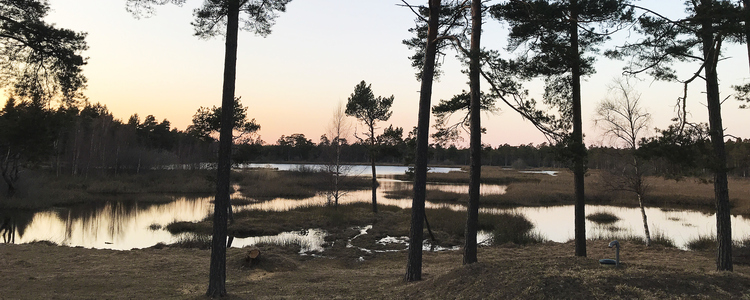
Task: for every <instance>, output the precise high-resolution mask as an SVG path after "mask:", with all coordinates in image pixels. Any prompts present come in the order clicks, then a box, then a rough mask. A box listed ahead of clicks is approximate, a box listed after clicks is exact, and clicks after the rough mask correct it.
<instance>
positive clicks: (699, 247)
mask: <svg viewBox="0 0 750 300" xmlns="http://www.w3.org/2000/svg"><path fill="white" fill-rule="evenodd" d="M685 246H686V247H687V248H688V249H690V250H693V251H708V250H716V236H713V235H701V236H699V237H698V238H696V239H694V240H691V241H689V242H687V244H686V245H685Z"/></svg>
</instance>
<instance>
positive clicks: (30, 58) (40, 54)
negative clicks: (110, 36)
mask: <svg viewBox="0 0 750 300" xmlns="http://www.w3.org/2000/svg"><path fill="white" fill-rule="evenodd" d="M49 9H50V8H49V4H48V2H47V1H46V0H2V1H0V67H1V70H2V71H0V77H2V79H3V80H2V81H1V82H0V85H3V86H9V87H10V88H11V91H12V92H13V93H15V94H16V95H17V96H19V97H21V98H24V97H32V98H37V99H38V100H37V101H43V102H48V101H50V100H51V99H52V98H53V97H55V96H58V95H60V96H62V102H63V103H70V102H74V101H75V100H76V99H82V98H83V96H82V95H81V93H80V91H81V90H82V89H83V88H84V87H85V86H86V77H84V76H83V73H82V69H81V68H82V67H83V66H84V65H85V64H86V60H87V59H86V58H84V57H83V56H81V55H82V52H83V51H84V50H86V49H87V46H86V41H85V37H86V34H85V33H81V32H74V31H72V30H68V29H62V28H57V27H55V26H54V25H53V24H48V23H46V22H45V21H44V18H45V17H46V16H47V13H48V12H49ZM0 87H2V86H0Z"/></svg>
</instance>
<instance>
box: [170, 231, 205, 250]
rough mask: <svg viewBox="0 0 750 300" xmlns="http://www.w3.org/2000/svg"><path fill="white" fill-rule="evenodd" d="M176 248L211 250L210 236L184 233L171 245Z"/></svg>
mask: <svg viewBox="0 0 750 300" xmlns="http://www.w3.org/2000/svg"><path fill="white" fill-rule="evenodd" d="M172 246H174V247H178V248H196V249H201V250H208V249H211V235H208V234H197V233H184V234H182V235H180V237H179V238H178V239H177V242H175V243H174V244H172Z"/></svg>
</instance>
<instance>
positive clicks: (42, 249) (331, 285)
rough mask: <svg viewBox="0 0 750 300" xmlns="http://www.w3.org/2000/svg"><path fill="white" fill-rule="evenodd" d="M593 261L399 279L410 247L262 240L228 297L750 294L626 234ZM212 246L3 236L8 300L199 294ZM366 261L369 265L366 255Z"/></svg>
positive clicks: (433, 257) (486, 263)
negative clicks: (308, 251)
mask: <svg viewBox="0 0 750 300" xmlns="http://www.w3.org/2000/svg"><path fill="white" fill-rule="evenodd" d="M588 249H589V252H588V254H589V256H588V257H574V256H573V255H572V253H573V250H574V245H573V244H572V243H565V244H557V243H546V244H537V245H530V246H512V245H507V246H499V247H482V248H480V249H479V263H476V264H473V265H470V266H462V265H461V252H460V251H449V252H438V253H433V252H425V255H424V263H423V266H424V269H423V270H424V272H423V280H422V281H419V282H415V283H404V282H403V281H402V278H403V275H404V272H405V265H406V253H405V252H396V253H377V254H370V255H366V254H364V253H362V252H361V251H359V250H355V249H353V248H346V247H344V246H343V245H339V246H334V247H333V249H332V250H331V251H329V252H327V253H326V254H325V257H317V258H311V257H309V256H299V255H298V254H296V249H291V248H279V247H270V246H263V247H261V251H262V254H261V260H260V261H259V263H257V264H256V265H254V266H248V265H247V264H246V263H245V262H244V251H245V250H242V249H230V250H229V253H228V258H227V290H228V291H229V293H230V299H551V298H556V299H632V298H641V299H669V298H671V299H684V298H693V299H747V298H748V297H750V267H748V265H745V264H742V265H736V266H735V271H734V272H715V271H712V270H714V269H715V265H714V257H713V255H712V254H711V253H708V252H688V251H680V250H675V249H670V248H661V247H658V246H656V247H651V248H646V247H644V246H641V245H637V244H630V243H628V242H623V245H622V252H621V259H622V261H623V263H624V266H623V267H622V268H619V269H614V268H605V267H601V266H599V264H598V261H597V260H598V259H600V258H610V257H612V256H613V253H612V249H609V248H607V247H606V241H590V242H589V244H588ZM209 256H210V251H208V250H195V249H179V248H170V247H166V248H163V249H153V248H152V249H143V250H133V251H111V250H91V249H83V248H69V247H58V246H49V245H46V244H43V243H36V244H26V245H5V244H0V269H2V270H3V272H0V282H2V283H3V284H2V288H1V289H0V290H1V291H2V292H1V293H0V298H1V299H203V298H204V296H203V293H204V292H205V290H206V287H207V282H208V261H209ZM359 257H363V258H364V261H359Z"/></svg>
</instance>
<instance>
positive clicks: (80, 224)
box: [0, 164, 750, 252]
mask: <svg viewBox="0 0 750 300" xmlns="http://www.w3.org/2000/svg"><path fill="white" fill-rule="evenodd" d="M290 165H291V164H290ZM266 166H267V165H259V166H257V167H266ZM278 166H283V167H284V168H286V167H287V166H288V165H281V164H275V165H271V167H278ZM291 166H294V165H291ZM253 167H256V166H253ZM357 168H362V170H363V171H362V173H363V174H369V168H368V167H367V166H358V167H357ZM279 169H280V170H283V168H279ZM405 169H406V167H393V166H390V167H386V168H384V169H381V167H378V168H377V171H378V172H379V175H380V174H382V175H389V174H403V172H404V171H405ZM457 169H458V168H433V169H431V171H432V172H448V171H451V170H457ZM550 175H552V176H554V174H550ZM364 176H366V175H364ZM379 182H380V187H379V188H378V204H379V205H394V206H398V207H401V208H408V207H410V206H411V201H412V200H411V199H410V198H403V199H387V198H385V197H384V195H385V192H386V191H392V190H402V189H409V188H411V186H412V184H411V183H410V182H403V181H398V180H393V179H387V178H379ZM427 188H428V189H432V190H442V191H449V192H461V193H465V192H467V191H468V185H466V184H438V183H428V186H427ZM506 188H507V186H504V185H493V184H483V185H482V186H481V188H480V189H481V193H482V194H485V195H487V194H504V193H505V190H506ZM370 195H371V192H370V191H369V190H360V191H354V192H349V193H348V194H347V195H346V196H345V197H344V198H343V199H342V200H341V201H340V203H342V204H346V203H352V202H368V203H369V202H370V201H371V199H370ZM232 197H233V199H234V198H241V197H242V196H241V195H239V194H235V195H233V196H232ZM212 200H213V196H210V197H182V196H175V197H174V199H173V200H172V201H170V202H168V203H157V204H154V203H148V204H140V203H139V202H137V201H108V202H102V203H97V204H89V205H80V206H75V207H66V208H55V209H49V210H44V211H39V212H26V213H17V214H14V216H13V219H14V221H15V228H14V230H13V231H12V232H7V231H5V232H3V233H4V235H3V241H5V242H10V240H12V241H13V242H15V243H29V242H33V241H42V240H46V241H51V242H54V243H57V244H59V245H65V246H72V247H75V246H82V247H86V248H100V249H116V250H129V249H133V248H146V247H150V246H153V245H156V244H157V243H164V244H171V243H175V242H177V241H178V240H179V239H180V238H181V237H182V236H181V235H172V234H171V233H169V232H168V231H166V230H165V229H164V227H165V226H166V225H167V224H169V223H172V222H175V221H188V222H196V221H200V220H202V219H204V218H205V217H206V216H208V215H209V214H210V213H211V212H212V211H213V204H212ZM326 203H327V199H326V196H325V195H317V196H314V197H311V198H306V199H284V198H276V199H273V200H269V201H261V202H256V203H251V204H248V205H243V206H235V207H234V210H235V212H236V211H240V210H266V211H287V210H292V209H295V208H298V207H305V206H313V205H314V206H323V205H326ZM426 207H427V208H450V209H453V210H465V207H463V206H462V205H457V204H445V203H432V202H429V201H428V202H427V203H426ZM482 211H483V212H485V213H508V212H510V213H518V214H521V215H524V216H525V217H526V218H527V219H529V220H530V221H531V222H532V223H533V224H534V228H533V229H532V231H534V232H535V233H538V234H539V235H541V236H542V237H544V238H545V239H547V240H550V241H555V242H566V241H568V240H571V239H573V237H574V228H573V225H574V224H573V220H574V214H573V206H572V205H561V206H549V207H518V208H508V209H500V208H483V209H482ZM598 212H605V213H610V214H613V215H615V216H617V217H618V218H619V220H618V221H616V222H614V223H611V224H607V225H600V224H597V223H595V222H592V221H590V220H586V231H587V232H586V235H587V237H589V238H595V237H606V236H611V235H612V234H617V235H626V236H627V235H634V236H642V235H643V223H642V219H641V214H640V210H639V209H638V208H629V207H617V206H598V205H587V206H586V213H587V215H589V214H593V213H598ZM646 214H647V215H648V221H649V229H650V230H651V232H652V235H656V234H660V235H663V236H666V237H669V238H670V239H672V240H673V241H674V243H675V245H676V246H677V247H679V248H682V249H685V245H686V244H687V243H688V242H689V241H692V240H694V239H697V238H698V237H700V236H712V235H713V234H714V232H715V230H716V218H715V215H714V214H711V213H703V212H698V211H693V210H675V209H660V208H654V207H648V208H646ZM0 217H4V218H7V216H0ZM0 221H2V220H0ZM362 230H363V231H362V232H363V233H362V234H366V231H367V228H363V229H362ZM10 234H12V235H10ZM325 234H326V233H325V232H324V231H322V230H319V229H314V228H300V231H295V232H286V233H281V234H279V235H276V236H263V237H249V238H237V239H235V240H234V242H233V244H232V246H233V247H244V246H248V245H253V244H256V243H259V242H264V243H275V244H290V243H291V244H298V245H300V246H302V251H303V252H304V251H321V250H322V249H323V248H322V245H323V238H324V237H325ZM748 234H750V219H747V218H745V217H742V216H732V235H733V237H732V238H733V239H734V240H740V239H746V238H747V237H748ZM488 237H489V235H488V234H487V233H482V236H481V237H480V238H479V240H480V241H483V240H484V241H486V240H487V238H488ZM382 242H383V243H389V242H390V243H404V241H403V238H402V237H392V238H390V239H388V240H385V239H384V241H382ZM404 248H405V247H404Z"/></svg>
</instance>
